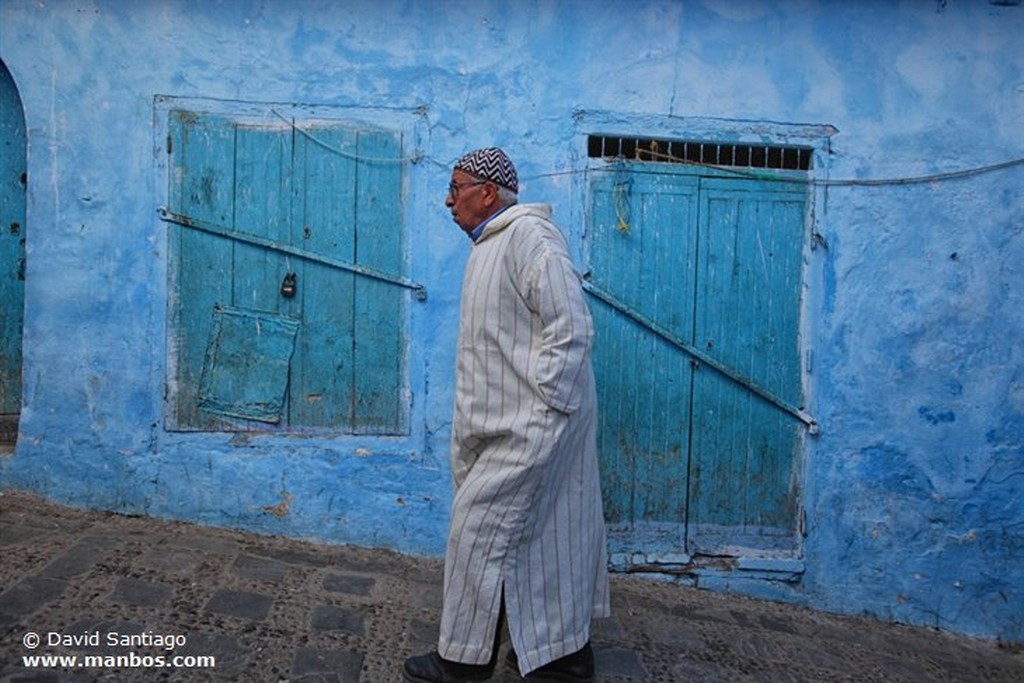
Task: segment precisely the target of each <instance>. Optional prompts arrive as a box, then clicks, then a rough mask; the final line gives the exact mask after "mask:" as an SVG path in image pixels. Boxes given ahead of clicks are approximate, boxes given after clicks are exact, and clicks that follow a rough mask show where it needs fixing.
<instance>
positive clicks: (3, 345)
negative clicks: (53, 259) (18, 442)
mask: <svg viewBox="0 0 1024 683" xmlns="http://www.w3.org/2000/svg"><path fill="white" fill-rule="evenodd" d="M26 172H27V167H26V135H25V116H24V114H23V112H22V108H21V98H20V97H19V96H18V90H17V88H16V87H15V85H14V80H13V79H12V78H11V75H10V73H8V71H7V67H6V66H4V65H3V63H2V62H0V445H10V444H13V443H14V440H15V437H16V435H17V431H18V414H19V413H20V411H21V359H22V355H21V338H22V323H23V321H24V301H25V188H26V185H27V175H26Z"/></svg>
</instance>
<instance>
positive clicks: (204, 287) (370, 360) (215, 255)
mask: <svg viewBox="0 0 1024 683" xmlns="http://www.w3.org/2000/svg"><path fill="white" fill-rule="evenodd" d="M169 130H170V140H169V145H170V153H171V164H170V177H171V184H170V189H169V193H168V194H169V207H168V208H169V213H170V214H171V215H174V216H176V217H177V218H176V219H175V223H174V224H173V225H172V228H171V244H172V265H171V281H172V285H173V287H172V303H171V311H172V314H171V339H172V373H173V375H172V381H171V383H170V384H171V394H172V396H171V404H172V408H173V413H174V416H173V417H174V418H175V420H174V422H175V424H176V426H177V427H178V428H182V429H251V428H260V427H259V425H253V424H248V423H239V422H238V420H237V419H235V418H237V417H238V416H237V414H225V413H224V412H223V411H219V410H218V409H216V408H211V406H212V405H217V403H216V402H210V401H205V402H201V401H200V400H199V387H200V379H201V377H202V375H203V371H204V361H205V362H206V364H207V365H208V363H209V359H210V357H211V353H212V352H214V351H216V349H214V348H212V347H211V343H216V342H217V340H218V339H223V338H224V336H223V331H221V334H220V335H219V336H218V335H216V334H215V332H216V330H217V328H216V327H215V326H216V324H217V323H218V318H217V316H216V315H213V312H214V311H216V310H218V309H221V308H231V309H232V310H237V311H243V312H245V311H248V312H250V313H251V314H253V315H256V318H255V319H257V320H258V319H259V315H263V314H274V315H276V316H278V318H277V319H278V320H280V321H282V325H283V326H284V327H282V329H284V328H286V327H288V325H287V324H285V323H286V321H293V322H294V324H295V330H294V346H293V348H292V349H291V351H292V353H291V356H290V359H289V361H288V363H289V365H288V372H287V373H286V374H285V375H284V376H283V378H282V376H281V375H274V377H273V379H272V378H271V377H270V376H263V377H262V379H261V380H260V382H261V383H262V384H266V386H262V388H259V387H257V388H254V387H253V385H252V382H251V381H250V383H249V384H248V385H247V386H246V389H247V390H248V391H250V392H255V393H256V394H257V395H256V396H251V397H250V398H252V399H254V400H261V397H260V396H259V395H258V394H265V395H266V398H267V400H268V401H269V400H270V396H271V395H275V394H278V393H281V394H282V395H283V396H284V397H285V398H284V400H283V402H282V403H281V406H280V415H277V416H274V415H269V416H264V417H263V418H252V419H257V420H259V421H261V422H266V423H276V424H279V425H281V428H288V429H300V430H301V429H315V430H317V429H327V430H331V431H341V432H348V433H362V434H395V433H405V432H406V431H407V425H406V422H407V419H406V406H405V400H404V394H405V392H404V391H403V386H404V384H403V383H404V358H403V352H404V346H403V338H402V331H403V329H404V305H405V304H404V300H405V297H404V295H403V292H402V291H401V289H400V288H397V287H395V286H394V285H393V284H392V283H389V282H383V281H379V280H375V279H373V278H368V277H366V276H365V275H361V274H360V273H359V272H358V269H359V267H360V266H368V267H371V268H374V269H379V270H383V271H386V272H391V273H396V274H397V273H400V272H401V268H402V263H403V257H402V230H401V165H400V164H399V163H397V161H396V160H397V159H399V158H400V156H401V140H400V138H399V137H398V136H396V135H394V134H392V133H389V132H386V131H376V130H366V129H355V128H350V127H346V126H341V125H337V124H319V125H316V126H315V127H313V126H311V127H308V128H307V127H304V128H302V129H301V130H300V129H298V128H295V127H292V126H290V125H284V124H283V123H281V124H280V125H268V124H266V123H252V122H241V121H236V120H232V119H230V118H228V117H223V116H217V115H212V114H196V113H192V112H184V111H172V112H171V113H170V126H169ZM198 228H201V229H198ZM339 264H341V265H342V266H346V267H339ZM348 266H351V267H348ZM289 276H290V277H292V278H293V282H294V284H295V293H294V296H291V297H288V296H284V295H283V293H282V284H283V281H284V279H285V278H286V277H289ZM257 314H259V315H257ZM268 320H269V318H268ZM221 324H222V323H221ZM264 341H265V340H264ZM251 342H252V343H251V345H250V349H249V359H248V360H238V362H246V363H255V362H257V360H258V359H263V360H267V357H266V356H267V354H271V353H272V354H274V355H275V358H277V357H279V356H280V355H281V354H282V353H283V348H284V347H282V346H281V340H280V339H278V340H275V341H274V343H273V344H264V343H263V341H261V339H260V337H259V336H258V335H253V336H252V337H251ZM230 357H233V358H236V359H244V354H242V355H239V354H235V356H230ZM216 370H217V372H218V373H219V375H218V376H220V377H223V376H225V374H230V370H229V369H226V368H225V367H223V366H221V367H218V368H217V369H216ZM209 372H210V369H209V368H207V375H209ZM237 374H238V375H239V376H242V375H244V374H245V372H244V368H242V367H239V368H238V372H237ZM281 382H283V383H284V385H283V386H281V385H280V383H281ZM220 386H228V385H220ZM239 391H241V387H240V388H239ZM224 403H226V404H231V403H232V402H231V401H229V400H227V401H224ZM228 418H231V419H228ZM264 428H266V427H264Z"/></svg>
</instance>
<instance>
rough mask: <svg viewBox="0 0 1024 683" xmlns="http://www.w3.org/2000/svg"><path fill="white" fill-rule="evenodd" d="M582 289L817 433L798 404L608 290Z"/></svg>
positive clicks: (814, 423)
mask: <svg viewBox="0 0 1024 683" xmlns="http://www.w3.org/2000/svg"><path fill="white" fill-rule="evenodd" d="M583 290H584V291H585V292H587V293H588V294H590V295H591V296H593V297H594V298H595V299H598V300H599V301H601V302H602V303H604V304H606V305H607V306H609V307H611V308H612V309H614V310H615V311H617V312H619V313H621V314H622V315H624V316H626V317H627V318H629V319H630V320H632V321H633V322H635V323H636V324H638V325H640V326H641V327H644V328H646V329H648V330H650V331H651V332H653V333H654V334H656V335H658V336H659V337H661V338H662V339H664V340H665V341H667V342H668V343H670V344H672V345H673V346H675V347H676V348H678V349H680V350H681V351H683V352H685V353H687V354H689V356H690V358H691V363H694V362H696V363H703V364H704V365H707V366H708V367H711V368H713V369H714V370H715V371H717V372H718V373H719V374H721V375H723V376H725V377H727V378H728V379H730V380H732V381H733V382H736V383H737V384H739V385H741V386H743V387H744V388H746V389H749V390H750V391H752V392H753V393H755V394H757V395H758V396H760V397H761V398H763V399H764V400H766V401H768V402H769V403H771V404H773V405H774V406H776V407H777V408H779V409H781V410H783V411H785V412H787V413H789V414H790V415H792V416H793V417H795V418H796V419H798V420H800V421H801V422H803V423H804V424H805V425H807V431H808V433H810V434H812V435H815V434H817V433H818V422H817V420H815V419H814V418H813V417H811V416H810V415H808V414H807V413H805V412H804V411H803V410H801V409H800V408H798V407H796V406H794V405H791V404H790V403H789V402H787V401H785V400H783V399H782V398H780V397H778V396H776V395H775V394H773V393H772V392H771V391H769V390H768V389H765V388H764V387H762V386H760V385H759V384H757V383H756V382H754V381H753V380H752V379H750V378H748V377H744V376H743V375H741V374H739V373H738V372H736V371H735V370H733V369H732V368H730V367H729V366H727V365H725V364H723V363H721V362H720V361H718V360H715V359H714V358H712V357H711V356H709V355H707V354H706V353H704V352H702V351H701V350H700V349H698V348H697V347H695V346H693V345H692V344H689V343H687V342H686V341H684V340H682V339H680V338H679V337H678V336H676V335H675V334H673V333H672V332H671V331H670V330H667V329H665V328H664V327H662V326H661V325H659V324H658V323H656V322H654V321H653V320H651V319H650V318H647V317H646V316H644V315H642V314H641V313H638V312H637V311H634V310H633V309H632V308H630V307H629V306H627V305H626V304H625V303H623V302H621V301H619V300H618V299H616V298H615V297H614V296H612V295H611V294H609V293H608V292H605V291H603V290H601V289H598V288H597V287H595V286H594V285H592V284H591V283H590V282H589V281H587V280H586V279H584V281H583ZM694 367H695V368H696V367H697V365H694Z"/></svg>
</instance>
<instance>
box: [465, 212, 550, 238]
mask: <svg viewBox="0 0 1024 683" xmlns="http://www.w3.org/2000/svg"><path fill="white" fill-rule="evenodd" d="M553 213H554V209H553V208H552V207H551V205H550V204H513V205H512V206H510V207H508V208H507V209H505V210H504V211H502V212H501V213H499V214H498V215H497V216H495V217H494V218H492V219H491V220H490V222H488V223H487V226H486V227H485V228H484V231H483V232H482V233H481V234H480V237H479V239H477V241H476V242H475V243H474V244H480V243H481V242H483V241H484V240H486V239H487V238H488V237H491V236H493V235H496V234H497V233H499V232H501V231H502V230H504V229H505V228H507V227H508V226H509V225H511V224H512V223H513V222H515V221H516V220H518V219H520V218H526V217H533V218H540V219H542V220H545V221H550V220H551V216H552V214H553Z"/></svg>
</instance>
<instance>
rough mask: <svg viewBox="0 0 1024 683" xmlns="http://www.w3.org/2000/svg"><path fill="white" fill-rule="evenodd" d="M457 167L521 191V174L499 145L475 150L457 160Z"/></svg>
mask: <svg viewBox="0 0 1024 683" xmlns="http://www.w3.org/2000/svg"><path fill="white" fill-rule="evenodd" d="M455 168H457V169H459V170H460V171H465V172H466V173H471V174H473V175H475V176H476V177H478V178H482V179H483V180H490V181H493V182H495V183H497V184H498V185H501V186H503V187H507V188H508V189H510V190H512V191H513V192H515V193H518V192H519V176H518V175H517V174H516V167H515V166H513V165H512V160H511V159H509V158H508V155H506V154H505V153H504V152H503V151H501V150H500V149H498V148H497V147H484V148H483V149H477V150H474V151H472V152H470V153H468V154H466V155H465V156H463V157H462V158H461V159H459V160H458V161H456V162H455Z"/></svg>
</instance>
